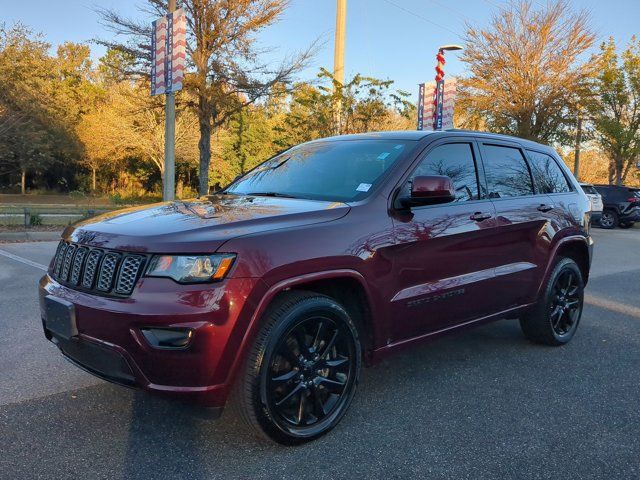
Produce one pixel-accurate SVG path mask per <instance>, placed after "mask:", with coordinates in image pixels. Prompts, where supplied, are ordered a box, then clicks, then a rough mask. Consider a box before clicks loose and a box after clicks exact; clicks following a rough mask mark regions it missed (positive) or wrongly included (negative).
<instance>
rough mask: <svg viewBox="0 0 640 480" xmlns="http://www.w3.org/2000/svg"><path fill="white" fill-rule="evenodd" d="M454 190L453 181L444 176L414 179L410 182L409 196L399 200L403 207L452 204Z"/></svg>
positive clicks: (454, 194) (454, 196)
mask: <svg viewBox="0 0 640 480" xmlns="http://www.w3.org/2000/svg"><path fill="white" fill-rule="evenodd" d="M455 199H456V190H455V188H454V186H453V181H452V180H451V179H450V178H449V177H447V176H444V175H442V176H441V175H430V176H424V177H414V178H413V180H412V182H411V196H410V197H402V198H400V203H402V205H403V206H405V207H412V206H419V205H435V204H438V203H448V202H453V201H454V200H455Z"/></svg>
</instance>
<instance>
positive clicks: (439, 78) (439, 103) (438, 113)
mask: <svg viewBox="0 0 640 480" xmlns="http://www.w3.org/2000/svg"><path fill="white" fill-rule="evenodd" d="M454 50H462V47H461V46H460V45H442V46H441V47H439V48H438V54H437V55H436V60H437V61H438V64H437V65H436V89H435V92H434V98H433V107H434V108H433V129H434V130H442V108H443V104H444V64H445V60H444V52H445V51H454Z"/></svg>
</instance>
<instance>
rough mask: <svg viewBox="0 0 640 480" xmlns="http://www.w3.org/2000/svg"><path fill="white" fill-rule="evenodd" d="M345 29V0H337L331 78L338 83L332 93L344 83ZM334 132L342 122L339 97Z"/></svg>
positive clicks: (337, 131)
mask: <svg viewBox="0 0 640 480" xmlns="http://www.w3.org/2000/svg"><path fill="white" fill-rule="evenodd" d="M346 30H347V0H337V3H336V36H335V45H334V50H333V78H334V82H337V83H339V84H340V85H339V87H338V85H336V84H335V83H334V86H333V89H334V93H335V90H336V88H341V87H342V85H344V38H345V33H346ZM334 109H335V133H337V134H340V133H341V127H340V124H341V122H342V118H341V115H340V110H341V109H342V105H341V102H340V99H338V100H337V101H336V102H335V105H334Z"/></svg>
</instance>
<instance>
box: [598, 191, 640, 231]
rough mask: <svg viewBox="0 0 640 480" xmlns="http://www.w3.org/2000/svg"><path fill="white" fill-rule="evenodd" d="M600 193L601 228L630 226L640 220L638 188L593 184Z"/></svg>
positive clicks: (639, 194) (639, 192)
mask: <svg viewBox="0 0 640 480" xmlns="http://www.w3.org/2000/svg"><path fill="white" fill-rule="evenodd" d="M594 187H595V189H596V190H597V191H598V193H599V194H600V195H602V203H603V204H604V210H603V211H602V216H601V217H600V226H601V227H602V228H616V227H620V228H631V227H633V225H634V224H635V222H639V221H640V189H638V188H631V187H625V186H624V185H594Z"/></svg>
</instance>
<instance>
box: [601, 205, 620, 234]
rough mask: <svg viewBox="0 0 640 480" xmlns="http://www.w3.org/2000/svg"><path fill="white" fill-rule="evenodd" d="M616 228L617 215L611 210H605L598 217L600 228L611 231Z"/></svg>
mask: <svg viewBox="0 0 640 480" xmlns="http://www.w3.org/2000/svg"><path fill="white" fill-rule="evenodd" d="M617 226H618V214H617V213H616V212H614V211H613V210H605V211H604V212H602V216H601V217H600V227H602V228H606V229H607V230H611V229H613V228H616V227H617Z"/></svg>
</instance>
